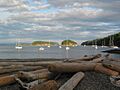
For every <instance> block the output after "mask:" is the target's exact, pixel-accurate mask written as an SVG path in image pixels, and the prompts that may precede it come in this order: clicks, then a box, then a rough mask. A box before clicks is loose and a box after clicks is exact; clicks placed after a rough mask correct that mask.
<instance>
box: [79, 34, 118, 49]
mask: <svg viewBox="0 0 120 90" xmlns="http://www.w3.org/2000/svg"><path fill="white" fill-rule="evenodd" d="M110 37H112V38H114V39H113V43H114V45H115V46H119V47H120V32H119V33H117V34H114V35H110V36H107V37H104V38H99V39H95V40H91V41H86V42H83V43H82V44H81V45H94V44H95V43H96V44H97V45H99V46H102V45H105V46H109V45H110Z"/></svg>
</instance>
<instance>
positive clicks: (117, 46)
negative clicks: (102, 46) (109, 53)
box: [111, 46, 119, 48]
mask: <svg viewBox="0 0 120 90" xmlns="http://www.w3.org/2000/svg"><path fill="white" fill-rule="evenodd" d="M111 48H119V47H118V46H111Z"/></svg>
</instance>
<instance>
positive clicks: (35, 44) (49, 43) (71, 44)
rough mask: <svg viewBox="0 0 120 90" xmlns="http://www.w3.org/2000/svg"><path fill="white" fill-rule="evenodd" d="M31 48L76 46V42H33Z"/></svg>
mask: <svg viewBox="0 0 120 90" xmlns="http://www.w3.org/2000/svg"><path fill="white" fill-rule="evenodd" d="M31 45H33V46H57V45H61V46H76V45H78V44H77V42H75V41H73V40H63V41H62V42H61V44H59V43H58V42H52V41H34V42H32V44H31Z"/></svg>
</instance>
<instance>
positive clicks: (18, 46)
mask: <svg viewBox="0 0 120 90" xmlns="http://www.w3.org/2000/svg"><path fill="white" fill-rule="evenodd" d="M15 49H17V50H20V49H23V47H22V45H21V44H20V43H19V42H18V43H16V46H15Z"/></svg>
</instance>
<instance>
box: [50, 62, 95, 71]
mask: <svg viewBox="0 0 120 90" xmlns="http://www.w3.org/2000/svg"><path fill="white" fill-rule="evenodd" d="M95 66H96V63H54V64H51V65H49V66H48V70H49V71H51V72H79V71H90V70H94V68H95Z"/></svg>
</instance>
